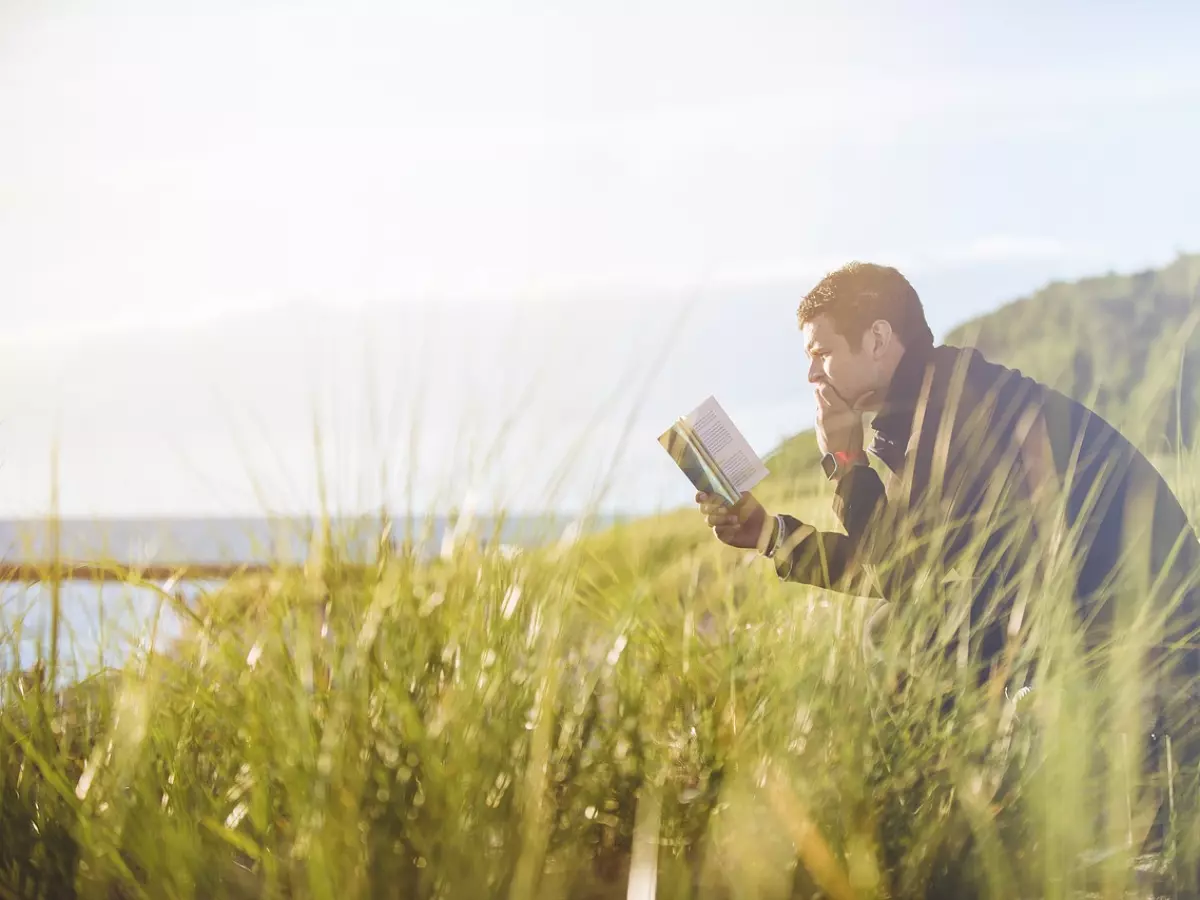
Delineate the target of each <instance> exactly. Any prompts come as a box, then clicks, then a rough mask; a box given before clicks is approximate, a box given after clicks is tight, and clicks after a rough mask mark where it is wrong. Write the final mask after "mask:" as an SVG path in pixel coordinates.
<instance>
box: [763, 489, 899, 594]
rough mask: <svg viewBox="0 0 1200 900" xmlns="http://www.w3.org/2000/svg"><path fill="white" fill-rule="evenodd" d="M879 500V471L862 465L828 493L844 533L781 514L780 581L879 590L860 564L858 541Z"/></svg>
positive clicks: (858, 590)
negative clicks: (784, 531) (785, 532)
mask: <svg viewBox="0 0 1200 900" xmlns="http://www.w3.org/2000/svg"><path fill="white" fill-rule="evenodd" d="M885 502H886V501H885V494H884V489H883V482H882V481H881V480H880V478H879V475H878V474H877V473H876V472H875V471H873V470H872V469H869V468H867V467H865V466H862V467H858V468H855V469H853V470H852V471H851V472H850V473H848V474H847V475H846V477H845V478H843V479H842V480H841V482H839V484H838V487H837V491H836V493H835V495H834V510H835V512H836V513H837V514H838V518H839V519H841V521H842V525H843V527H844V528H845V529H846V533H845V534H842V533H840V532H836V531H818V530H817V529H815V528H814V527H812V526H811V525H807V524H805V523H804V522H801V521H800V520H799V519H796V518H794V517H792V516H784V520H785V521H786V522H787V525H788V536H787V538H786V539H785V540H784V542H783V544H782V545H781V546H780V548H779V549H778V550H777V551H776V553H775V571H776V573H777V574H778V575H779V577H780V578H782V579H783V580H785V581H795V582H800V583H802V584H811V585H815V586H817V587H822V588H826V589H828V590H835V591H842V592H844V593H851V594H864V595H868V596H879V591H878V589H877V587H876V586H874V585H872V584H871V583H870V581H871V579H870V573H869V571H868V570H867V569H865V568H864V567H863V562H864V558H863V554H862V545H863V541H864V538H865V537H866V535H867V531H868V528H869V527H870V522H871V519H872V517H873V516H874V515H875V511H876V508H877V506H878V505H879V504H881V503H885Z"/></svg>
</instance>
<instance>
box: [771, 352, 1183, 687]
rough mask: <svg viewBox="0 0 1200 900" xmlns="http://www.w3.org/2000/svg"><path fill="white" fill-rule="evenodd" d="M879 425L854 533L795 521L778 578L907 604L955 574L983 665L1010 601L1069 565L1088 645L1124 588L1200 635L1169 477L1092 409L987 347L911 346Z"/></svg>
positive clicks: (840, 504) (844, 505) (861, 477)
mask: <svg viewBox="0 0 1200 900" xmlns="http://www.w3.org/2000/svg"><path fill="white" fill-rule="evenodd" d="M872 427H873V429H874V432H875V434H874V439H873V441H872V442H871V445H870V447H869V448H868V449H869V450H870V451H871V453H872V454H873V455H874V456H875V457H877V458H878V459H879V460H880V461H881V462H882V463H883V466H884V468H885V474H886V475H887V482H886V485H885V483H884V481H883V480H882V479H881V478H880V477H879V475H878V474H877V473H876V471H875V470H874V469H872V468H868V467H858V468H855V469H853V470H851V472H849V473H848V474H847V475H846V476H845V477H843V478H842V480H841V481H840V483H839V484H838V486H837V489H836V493H835V500H834V508H835V511H836V513H837V515H838V517H839V518H840V520H841V522H842V526H843V527H844V529H845V533H844V534H841V533H837V532H821V531H816V530H814V529H813V528H812V527H811V526H806V525H804V524H803V523H801V522H800V521H799V520H797V519H795V518H790V517H785V519H786V520H787V524H788V526H789V528H788V539H787V540H785V542H784V544H783V546H782V547H781V550H780V551H779V552H777V553H776V556H775V563H776V568H777V571H778V573H779V576H780V577H781V578H784V579H787V580H791V581H799V582H804V583H808V584H814V585H818V586H822V587H827V588H831V589H834V590H839V591H844V592H848V593H854V594H859V595H869V596H882V597H884V598H886V599H887V600H888V601H891V602H894V603H903V602H904V601H905V599H906V597H907V596H908V595H909V594H910V593H911V592H912V591H913V587H914V580H915V579H916V577H917V576H918V574H919V573H925V574H928V575H931V576H933V577H934V578H935V580H940V579H942V578H943V577H944V576H945V575H946V574H947V573H949V572H950V571H951V570H955V571H956V572H957V574H958V575H960V576H965V577H967V578H968V583H969V584H970V585H971V588H970V590H971V596H972V603H971V610H972V621H973V623H974V624H975V625H976V626H977V628H976V629H975V631H974V632H973V637H972V640H971V645H972V648H973V650H974V651H975V654H976V658H977V659H982V660H983V661H985V662H986V661H990V660H993V659H994V657H995V656H996V654H997V653H999V652H1000V651H1001V650H1002V649H1003V647H1004V644H1005V642H1006V631H1007V629H1008V626H1009V624H1010V623H1009V618H1010V617H1011V616H1012V614H1013V609H1014V598H1017V597H1019V596H1029V595H1030V594H1031V593H1036V589H1035V590H1033V591H1031V590H1030V585H1029V584H1027V583H1026V584H1024V592H1023V591H1022V579H1028V578H1030V577H1031V575H1032V576H1034V577H1037V575H1038V572H1039V571H1041V572H1049V571H1050V570H1051V569H1053V566H1052V565H1051V563H1052V560H1055V559H1058V560H1062V559H1067V560H1069V561H1070V565H1071V566H1072V568H1069V569H1067V570H1066V571H1069V572H1072V573H1073V575H1072V576H1071V578H1070V580H1069V582H1068V584H1069V587H1070V589H1071V591H1072V592H1073V594H1074V597H1075V600H1076V602H1077V605H1078V608H1079V611H1080V613H1081V614H1082V615H1085V616H1086V617H1087V619H1086V621H1087V622H1088V629H1087V633H1088V635H1089V636H1090V637H1091V639H1092V641H1091V642H1092V643H1099V642H1100V641H1101V640H1103V636H1104V635H1105V634H1106V633H1108V629H1109V628H1119V627H1120V625H1119V624H1118V623H1119V622H1120V621H1125V619H1123V618H1122V615H1123V614H1121V613H1119V612H1117V611H1116V610H1117V609H1118V608H1119V604H1118V605H1116V606H1114V602H1113V601H1112V597H1114V596H1124V597H1127V598H1129V597H1132V598H1133V599H1134V603H1135V604H1136V603H1141V602H1144V601H1146V600H1151V601H1152V602H1154V603H1156V604H1157V605H1158V607H1160V608H1163V609H1166V608H1168V607H1175V610H1176V611H1175V612H1174V613H1172V614H1171V616H1170V626H1169V628H1168V630H1167V633H1166V634H1164V635H1163V636H1162V640H1161V641H1156V642H1155V643H1156V644H1157V645H1158V646H1159V647H1160V648H1161V647H1163V646H1165V642H1169V641H1172V640H1174V641H1176V642H1179V641H1182V640H1189V639H1190V637H1191V635H1190V632H1191V629H1192V626H1193V624H1194V622H1193V615H1194V613H1195V611H1196V608H1197V604H1198V603H1200V592H1198V591H1197V586H1196V582H1197V578H1198V577H1200V544H1198V543H1197V539H1196V535H1195V533H1194V532H1193V530H1192V528H1191V525H1190V524H1189V522H1188V518H1187V515H1186V514H1185V513H1184V511H1183V508H1182V507H1181V506H1180V504H1179V501H1178V500H1177V499H1176V497H1175V496H1174V494H1173V493H1172V492H1171V490H1170V488H1169V487H1168V486H1167V484H1166V482H1165V481H1164V480H1163V478H1162V477H1161V475H1160V474H1159V473H1158V471H1157V470H1156V469H1155V468H1154V466H1153V465H1152V464H1151V463H1150V462H1149V460H1147V459H1146V457H1145V456H1143V455H1142V454H1141V453H1140V452H1139V451H1138V450H1137V449H1136V448H1135V447H1134V446H1133V445H1132V444H1131V443H1130V442H1129V441H1128V440H1126V439H1125V438H1124V437H1123V436H1122V435H1121V434H1120V433H1118V432H1117V430H1116V429H1115V428H1113V427H1112V426H1111V425H1110V424H1108V423H1107V422H1105V421H1104V420H1103V419H1102V418H1101V417H1100V416H1098V415H1096V413H1094V412H1092V411H1091V410H1089V409H1087V408H1086V407H1085V406H1083V405H1082V404H1080V403H1078V402H1076V401H1074V400H1072V399H1070V398H1068V397H1066V396H1065V395H1063V394H1061V393H1059V392H1058V391H1055V390H1052V389H1051V388H1048V387H1046V386H1045V385H1042V384H1039V383H1038V382H1036V381H1034V380H1033V379H1031V378H1029V377H1027V376H1024V375H1022V374H1021V373H1020V372H1019V371H1018V370H1015V369H1009V368H1006V367H1004V366H1000V365H997V364H995V363H991V362H988V361H987V360H986V359H984V357H983V356H982V355H981V354H980V353H979V352H978V351H976V350H973V349H961V348H957V347H950V346H939V347H931V348H928V349H914V350H909V351H908V352H906V353H905V355H904V358H903V359H902V360H901V362H900V365H899V367H898V368H897V371H896V373H895V376H894V378H893V380H892V384H891V386H890V387H889V389H888V394H887V397H886V399H885V402H884V404H883V407H882V409H881V411H880V412H879V413H877V414H876V416H875V418H874V421H873V423H872ZM1059 571H1063V570H1062V568H1061V567H1060V568H1059ZM1118 586H1119V587H1118ZM1019 625H1020V623H1015V624H1014V628H1015V629H1017V630H1019ZM1193 642H1194V641H1193ZM1191 665H1194V662H1192V663H1191Z"/></svg>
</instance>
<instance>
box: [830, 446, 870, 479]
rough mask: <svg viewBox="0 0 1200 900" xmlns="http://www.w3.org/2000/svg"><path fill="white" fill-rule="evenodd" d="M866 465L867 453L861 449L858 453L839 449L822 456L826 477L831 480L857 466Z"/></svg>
mask: <svg viewBox="0 0 1200 900" xmlns="http://www.w3.org/2000/svg"><path fill="white" fill-rule="evenodd" d="M865 465H868V463H867V455H866V454H865V453H864V452H863V451H861V450H859V451H858V452H856V453H846V452H844V451H841V450H839V451H838V452H836V453H826V454H825V455H824V456H823V457H821V468H822V469H823V470H824V471H825V477H826V478H828V479H829V480H830V481H833V480H834V479H835V478H839V477H841V476H842V475H844V474H845V473H846V472H848V471H849V470H850V469H852V468H854V467H855V466H865Z"/></svg>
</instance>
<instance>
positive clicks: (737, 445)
mask: <svg viewBox="0 0 1200 900" xmlns="http://www.w3.org/2000/svg"><path fill="white" fill-rule="evenodd" d="M684 421H686V422H687V423H688V425H689V426H690V427H691V429H692V431H693V432H695V434H696V437H697V438H699V439H700V443H702V444H703V445H704V449H705V450H707V451H708V453H709V455H710V456H712V458H713V461H714V462H715V463H716V464H717V465H718V466H720V468H721V471H722V472H723V473H724V474H725V477H726V478H728V479H729V480H730V481H731V482H733V486H734V487H735V488H737V489H738V490H739V491H748V490H750V488H752V487H754V486H755V485H756V484H758V483H759V482H760V481H762V480H763V479H764V478H766V477H767V475H768V474H770V473H769V472H768V471H767V467H766V466H765V465H764V464H763V461H762V460H761V459H760V458H759V456H758V454H757V453H755V452H754V448H753V447H751V446H750V444H749V442H748V441H747V440H746V439H745V437H743V436H742V433H741V432H740V431H738V429H737V426H736V425H734V424H733V420H732V419H730V418H729V416H728V415H726V414H725V410H724V409H722V408H721V404H720V403H718V402H717V400H716V398H715V397H709V398H708V399H707V400H705V401H704V402H703V403H701V404H700V405H699V406H697V407H696V408H695V409H694V410H692V411H691V412H690V413H689V414H688V415H687V416H685V417H684Z"/></svg>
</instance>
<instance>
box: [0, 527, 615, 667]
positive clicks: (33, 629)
mask: <svg viewBox="0 0 1200 900" xmlns="http://www.w3.org/2000/svg"><path fill="white" fill-rule="evenodd" d="M619 518H620V517H613V516H609V517H605V518H603V519H598V520H596V521H595V522H593V523H591V527H598V526H602V525H605V524H608V523H611V522H612V521H614V520H616V519H619ZM573 521H574V517H571V516H569V515H557V516H549V515H547V516H516V517H513V518H510V519H507V520H505V521H503V522H501V523H500V525H499V527H498V528H497V523H496V521H495V520H492V519H487V518H483V519H479V520H477V521H475V522H474V523H473V524H472V525H471V526H470V527H469V531H470V532H471V533H473V534H474V535H476V537H477V538H478V539H479V540H481V541H484V542H485V543H486V542H491V541H493V540H494V539H496V538H498V540H499V542H500V543H501V544H505V545H510V546H532V545H536V544H539V543H543V542H546V541H553V540H558V539H559V538H561V537H562V535H563V533H564V531H566V529H567V528H568V527H569V526H570V525H571V523H572V522H573ZM451 526H452V523H451V522H449V521H448V520H447V519H446V518H445V517H438V518H431V519H427V520H424V521H418V522H416V523H414V524H413V527H412V529H411V538H412V540H413V541H414V543H416V544H417V546H418V547H419V548H420V550H421V551H422V552H424V553H426V554H430V555H433V554H436V553H438V552H440V551H441V548H442V542H443V540H444V539H445V538H446V537H447V532H448V530H449V529H450V528H451ZM459 527H460V528H462V527H463V526H462V525H461V523H459ZM313 528H314V523H313V521H312V520H310V519H298V518H288V519H274V520H268V519H103V520H101V519H74V520H64V521H62V522H61V524H60V531H59V542H58V543H59V548H60V549H59V558H61V559H64V560H70V561H73V562H120V563H127V564H137V563H160V564H167V563H255V562H276V561H287V562H301V561H303V560H304V559H305V558H306V556H307V554H308V549H309V547H310V546H311V538H312V535H313ZM333 528H334V530H335V531H336V533H337V534H338V535H339V536H340V538H341V540H340V541H339V547H344V548H346V549H347V550H348V552H349V553H350V554H351V555H352V556H355V557H359V558H361V559H364V560H367V559H370V558H373V556H374V554H375V548H376V547H377V545H378V539H379V524H378V520H377V519H376V520H373V521H372V520H358V521H351V520H340V521H336V522H334V523H333ZM392 529H393V530H392V540H393V543H399V542H400V541H402V540H404V539H405V537H406V536H410V531H409V526H408V523H406V522H404V521H398V522H394V523H393V526H392ZM51 534H52V532H51V530H50V528H49V527H48V525H47V523H45V522H43V521H36V520H23V521H13V520H0V558H2V559H3V561H4V562H7V563H14V562H41V561H45V560H47V559H50V558H52V556H53V554H52V552H51V547H52V538H51ZM216 586H217V585H216V584H214V583H199V582H196V583H184V584H182V585H178V586H175V587H174V590H175V591H176V592H178V593H182V594H183V595H184V596H185V597H189V598H191V597H194V596H195V595H197V594H198V593H200V592H202V591H205V590H211V589H212V588H214V587H216ZM60 599H61V606H60V608H61V610H62V617H61V624H60V629H59V660H60V662H59V669H60V678H61V679H62V680H64V681H70V680H74V679H76V678H80V677H84V676H85V675H87V674H89V673H92V672H95V671H98V670H100V669H102V668H104V667H107V666H119V665H121V664H122V663H123V662H124V661H125V660H127V659H128V657H129V654H130V652H131V651H133V650H136V649H138V648H141V649H148V648H149V647H151V646H153V647H154V648H155V649H157V650H165V649H168V648H169V647H170V645H171V643H172V641H174V640H175V639H176V638H178V637H179V636H180V635H181V633H182V623H181V621H180V619H179V617H178V615H177V614H176V613H174V612H173V611H172V609H171V608H170V606H169V605H168V604H165V603H162V602H161V597H160V595H159V594H158V593H156V592H155V591H153V590H151V589H149V588H131V587H129V586H127V585H123V584H117V583H111V584H96V583H92V582H85V581H69V582H65V583H63V584H62V586H61V595H60ZM50 632H51V602H50V587H49V586H48V585H44V584H32V585H26V584H15V583H8V584H0V668H3V669H11V668H12V667H13V666H14V665H15V666H17V667H20V668H28V667H30V666H32V665H33V664H34V663H35V662H36V661H37V660H38V659H39V658H44V657H45V656H47V655H48V648H49V646H50Z"/></svg>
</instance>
